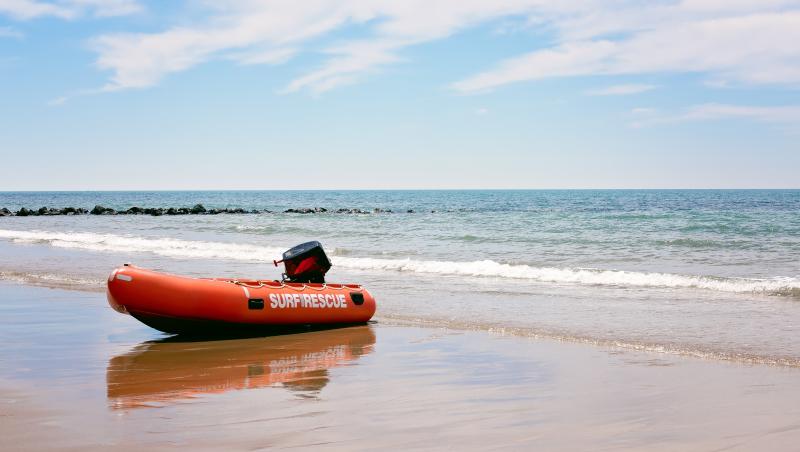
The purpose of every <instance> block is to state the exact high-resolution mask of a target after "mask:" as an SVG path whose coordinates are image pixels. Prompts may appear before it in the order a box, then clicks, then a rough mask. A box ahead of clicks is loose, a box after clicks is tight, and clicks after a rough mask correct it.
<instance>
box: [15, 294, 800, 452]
mask: <svg viewBox="0 0 800 452" xmlns="http://www.w3.org/2000/svg"><path fill="white" fill-rule="evenodd" d="M0 341H2V346H1V347H0V450H4V451H5V450H42V449H59V450H87V449H89V450H91V449H94V450H97V449H108V448H110V447H114V448H115V449H122V450H133V449H139V448H142V447H148V448H154V449H172V448H176V449H177V448H189V447H190V448H192V449H193V450H220V449H227V450H231V449H232V450H254V449H262V448H264V449H265V448H292V449H296V448H300V449H303V448H309V449H310V448H313V449H315V450H317V449H330V450H363V449H387V448H389V449H445V448H450V449H454V450H486V449H512V450H518V449H532V448H538V449H543V450H665V451H666V450H703V451H705V450H797V444H798V442H799V441H800V369H796V368H786V367H774V366H766V365H746V364H737V363H730V362H720V361H712V360H700V359H692V358H683V357H676V356H671V355H663V354H658V353H643V352H633V351H623V350H618V349H614V348H611V347H593V346H590V345H583V344H573V343H560V342H556V341H543V340H534V339H530V338H520V337H513V336H498V335H492V334H488V333H481V332H463V331H457V330H448V329H435V328H418V327H408V326H397V325H387V324H385V323H382V322H377V323H372V324H370V325H367V326H360V327H351V328H345V329H336V330H327V331H317V332H306V333H299V334H292V335H282V336H274V337H266V338H253V339H232V340H217V341H186V340H182V339H180V338H177V339H176V338H169V337H168V336H166V335H163V334H161V333H158V332H156V331H154V330H151V329H149V328H147V327H146V326H144V325H141V324H139V323H138V322H136V321H135V320H134V319H132V318H130V317H128V316H121V315H119V314H117V313H115V312H113V311H112V310H111V309H110V308H108V307H107V305H106V302H105V298H104V296H103V295H102V294H98V293H91V292H77V291H65V290H58V289H46V288H39V287H29V286H22V285H15V284H9V283H0Z"/></svg>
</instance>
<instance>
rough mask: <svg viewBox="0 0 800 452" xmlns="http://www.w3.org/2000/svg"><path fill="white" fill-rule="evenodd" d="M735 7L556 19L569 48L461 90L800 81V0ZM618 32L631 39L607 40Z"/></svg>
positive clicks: (513, 62) (500, 69) (485, 75)
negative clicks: (530, 84) (623, 77)
mask: <svg viewBox="0 0 800 452" xmlns="http://www.w3.org/2000/svg"><path fill="white" fill-rule="evenodd" d="M611 3H614V2H611ZM727 5H728V2H713V1H705V2H701V1H685V2H681V3H678V4H674V5H672V6H670V7H668V8H667V7H663V6H662V7H654V8H652V9H650V8H641V7H638V8H635V9H628V10H627V11H626V10H622V11H620V12H619V13H618V14H616V15H614V16H609V17H605V16H604V12H603V11H601V12H599V13H598V14H589V13H587V14H580V15H578V17H577V18H569V19H567V20H564V21H561V20H558V19H555V20H554V21H553V26H554V27H555V28H556V29H558V30H559V32H560V34H561V35H562V38H563V41H562V42H559V43H558V44H556V45H554V46H553V47H551V48H547V49H544V50H538V51H534V52H531V53H529V54H526V55H522V56H518V57H514V58H510V59H508V60H505V61H502V62H500V63H499V64H497V65H496V66H495V67H494V68H492V69H490V70H488V71H485V72H482V73H479V74H476V75H473V76H471V77H468V78H466V79H464V80H461V81H458V82H456V83H454V84H453V88H455V89H456V90H459V91H485V90H488V89H492V88H495V87H498V86H501V85H505V84H509V83H514V82H521V81H529V80H541V79H545V78H553V77H569V76H581V75H620V74H647V73H688V72H694V73H703V74H708V75H710V76H711V77H713V78H717V79H720V78H721V79H730V80H735V81H737V82H740V83H749V84H767V83H782V84H798V83H800V46H798V45H797V44H796V43H797V42H800V9H798V7H800V2H797V1H791V2H790V1H784V2H779V1H764V2H759V1H752V2H747V1H735V2H731V5H730V8H728V7H727ZM789 6H791V7H792V9H787V8H788V7H789ZM659 10H660V11H659ZM654 12H658V14H655V13H654ZM606 13H610V9H609V8H606ZM659 17H660V18H659ZM612 34H616V35H620V34H621V35H622V36H623V37H621V38H616V39H611V38H609V37H607V36H610V35H612Z"/></svg>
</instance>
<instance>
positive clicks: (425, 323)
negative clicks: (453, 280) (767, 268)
mask: <svg viewBox="0 0 800 452" xmlns="http://www.w3.org/2000/svg"><path fill="white" fill-rule="evenodd" d="M376 319H377V320H378V321H379V322H380V323H381V324H383V325H395V326H415V327H419V326H422V327H428V328H447V329H452V330H462V331H486V332H488V333H490V334H496V335H499V336H514V337H528V338H532V339H543V340H552V341H557V342H570V343H577V344H587V345H593V346H597V347H607V348H613V349H621V350H631V351H636V352H647V353H659V354H666V355H674V356H681V357H686V358H697V359H703V360H709V359H711V360H719V361H729V362H735V363H742V364H759V365H768V366H777V367H794V368H800V358H798V357H796V356H791V355H767V354H760V353H753V352H747V351H743V350H725V349H722V348H715V347H712V346H706V345H701V344H689V343H680V342H646V341H641V340H635V339H631V338H623V337H620V338H610V337H594V336H590V335H585V334H575V333H571V332H568V331H555V330H550V329H546V328H537V327H508V326H501V325H496V324H492V323H480V322H464V321H457V320H452V319H445V318H420V317H414V316H404V315H397V314H381V315H379V316H377V317H376Z"/></svg>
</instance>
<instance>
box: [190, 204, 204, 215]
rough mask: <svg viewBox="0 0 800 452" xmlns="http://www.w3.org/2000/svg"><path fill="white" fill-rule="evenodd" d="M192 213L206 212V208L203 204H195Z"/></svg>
mask: <svg viewBox="0 0 800 452" xmlns="http://www.w3.org/2000/svg"><path fill="white" fill-rule="evenodd" d="M192 213H193V214H195V215H197V214H199V213H206V208H205V207H203V205H202V204H195V205H194V207H192Z"/></svg>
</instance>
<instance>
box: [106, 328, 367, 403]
mask: <svg viewBox="0 0 800 452" xmlns="http://www.w3.org/2000/svg"><path fill="white" fill-rule="evenodd" d="M374 344H375V333H374V332H373V330H372V327H370V326H369V325H364V326H355V327H349V328H338V329H328V330H324V331H314V332H307V333H299V334H288V335H282V336H272V337H262V338H250V339H230V340H214V341H180V338H178V340H177V341H176V340H175V339H174V338H170V339H167V340H164V341H156V342H146V343H143V344H140V345H138V346H136V347H135V348H134V349H133V350H132V351H130V352H128V353H125V354H123V355H118V356H115V357H113V358H112V359H111V360H110V361H109V363H108V368H107V371H106V382H107V386H108V402H109V404H110V406H111V408H113V409H129V408H137V407H147V406H163V405H168V404H170V403H174V402H177V401H180V400H185V399H191V398H194V397H197V396H201V395H204V394H214V393H223V392H227V391H231V390H237V389H253V388H261V387H266V386H278V385H279V386H282V387H284V388H287V389H290V390H293V391H298V393H299V394H300V395H302V396H310V397H313V396H314V395H315V394H316V393H318V392H319V391H320V390H321V389H322V388H324V387H325V385H326V384H327V383H328V381H329V379H330V377H329V375H328V369H331V368H333V367H338V366H344V365H348V364H350V363H352V362H353V361H354V360H355V359H357V358H358V357H360V356H362V355H365V354H368V353H370V352H371V351H372V348H373V346H374Z"/></svg>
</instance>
